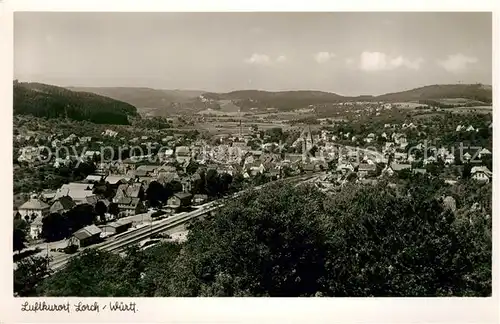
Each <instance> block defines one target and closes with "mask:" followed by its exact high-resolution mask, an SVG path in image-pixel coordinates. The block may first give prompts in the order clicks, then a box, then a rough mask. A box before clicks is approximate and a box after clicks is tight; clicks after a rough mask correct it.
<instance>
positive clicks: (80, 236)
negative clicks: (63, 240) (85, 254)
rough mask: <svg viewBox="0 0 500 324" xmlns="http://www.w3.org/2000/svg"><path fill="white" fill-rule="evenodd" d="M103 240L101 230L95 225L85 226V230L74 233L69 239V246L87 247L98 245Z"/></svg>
mask: <svg viewBox="0 0 500 324" xmlns="http://www.w3.org/2000/svg"><path fill="white" fill-rule="evenodd" d="M100 238H101V230H100V229H99V227H97V226H95V225H89V226H85V227H84V228H82V229H80V230H78V231H76V232H75V233H73V236H71V238H70V239H69V242H68V246H72V245H76V246H78V247H85V246H89V245H92V244H95V243H98V242H99V241H100Z"/></svg>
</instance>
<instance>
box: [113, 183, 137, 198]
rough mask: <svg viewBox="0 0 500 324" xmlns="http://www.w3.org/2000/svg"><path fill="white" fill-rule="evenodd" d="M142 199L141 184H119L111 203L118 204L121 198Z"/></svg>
mask: <svg viewBox="0 0 500 324" xmlns="http://www.w3.org/2000/svg"><path fill="white" fill-rule="evenodd" d="M143 197H144V188H143V186H142V184H141V183H137V182H136V183H132V184H121V185H119V186H118V189H116V194H115V196H114V197H113V202H118V201H120V200H121V199H122V198H138V199H142V198H143Z"/></svg>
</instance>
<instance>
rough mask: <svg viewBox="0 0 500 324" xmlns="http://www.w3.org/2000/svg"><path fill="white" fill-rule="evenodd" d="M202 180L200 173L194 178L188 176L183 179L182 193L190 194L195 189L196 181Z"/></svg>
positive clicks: (193, 176)
mask: <svg viewBox="0 0 500 324" xmlns="http://www.w3.org/2000/svg"><path fill="white" fill-rule="evenodd" d="M197 180H201V176H200V174H199V173H195V174H193V175H192V176H187V177H184V178H182V179H181V184H182V191H184V192H190V191H191V189H192V188H193V184H194V182H195V181H197Z"/></svg>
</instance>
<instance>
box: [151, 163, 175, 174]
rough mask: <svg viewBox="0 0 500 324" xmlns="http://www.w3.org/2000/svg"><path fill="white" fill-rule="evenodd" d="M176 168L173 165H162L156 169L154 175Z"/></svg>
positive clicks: (172, 170) (173, 170)
mask: <svg viewBox="0 0 500 324" xmlns="http://www.w3.org/2000/svg"><path fill="white" fill-rule="evenodd" d="M176 171H177V169H176V168H175V167H174V166H173V165H162V166H159V167H158V168H157V169H156V175H158V176H159V175H161V174H167V173H170V172H176Z"/></svg>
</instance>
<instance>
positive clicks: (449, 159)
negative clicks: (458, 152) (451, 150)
mask: <svg viewBox="0 0 500 324" xmlns="http://www.w3.org/2000/svg"><path fill="white" fill-rule="evenodd" d="M454 163H455V156H454V155H453V154H448V155H447V156H446V157H445V159H444V164H454Z"/></svg>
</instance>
